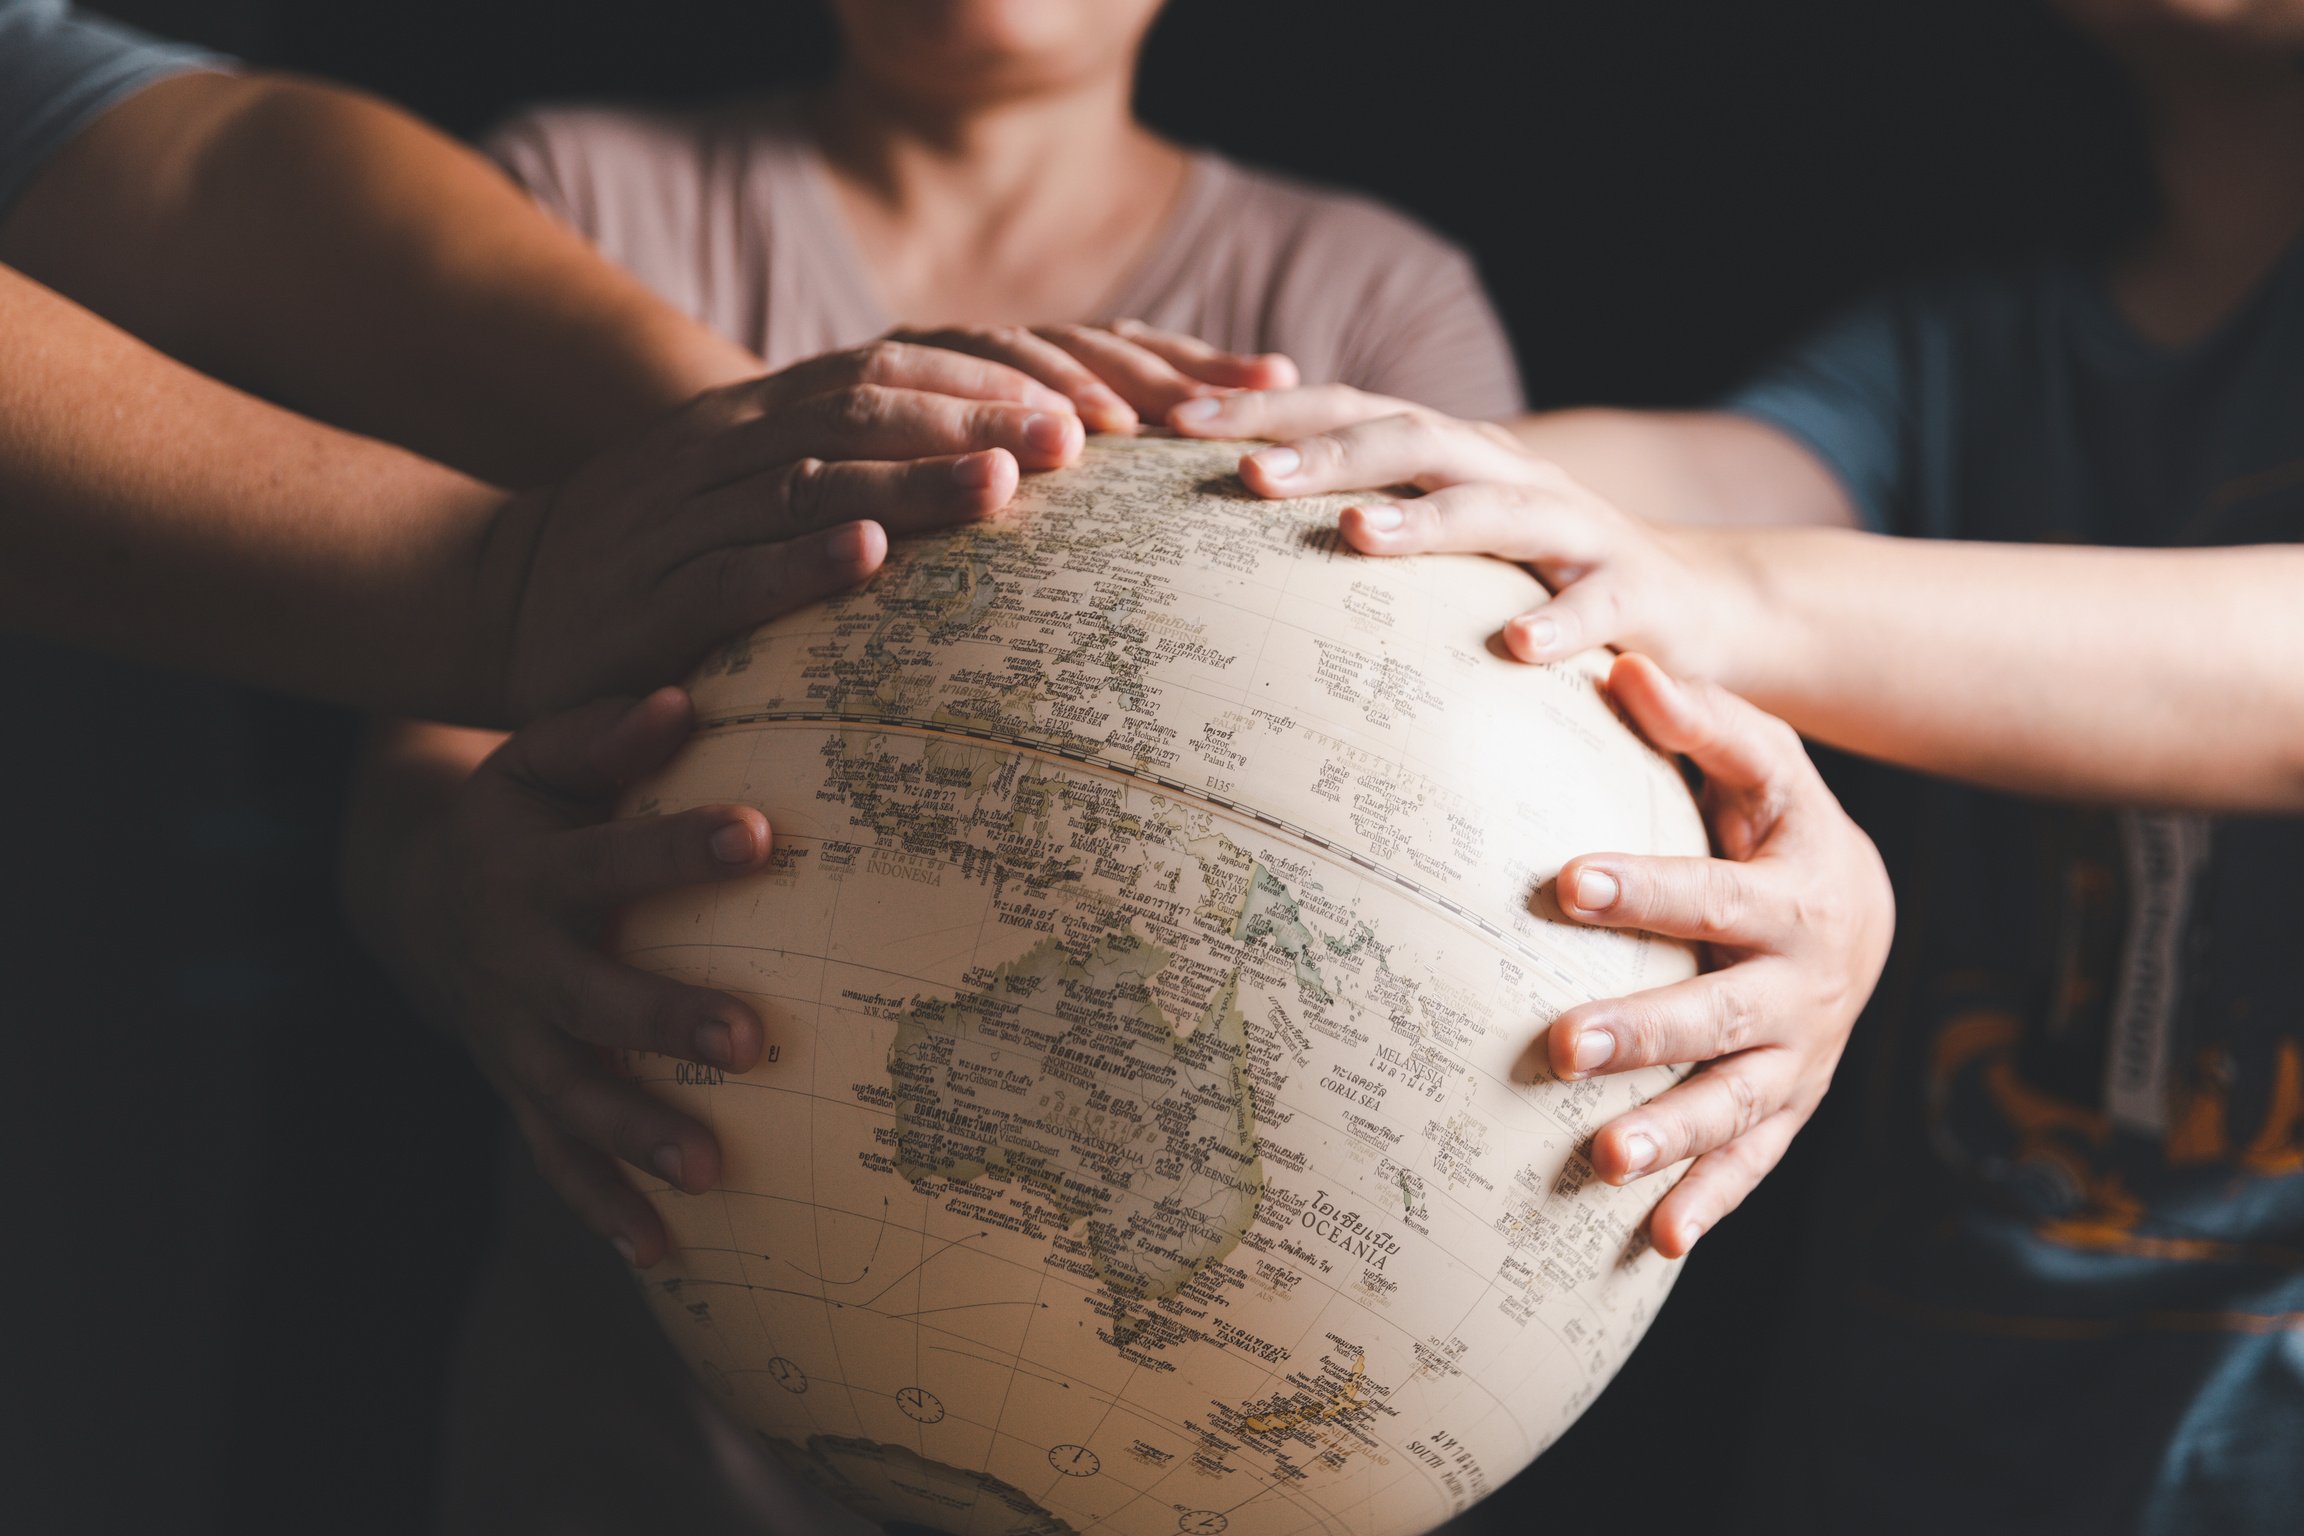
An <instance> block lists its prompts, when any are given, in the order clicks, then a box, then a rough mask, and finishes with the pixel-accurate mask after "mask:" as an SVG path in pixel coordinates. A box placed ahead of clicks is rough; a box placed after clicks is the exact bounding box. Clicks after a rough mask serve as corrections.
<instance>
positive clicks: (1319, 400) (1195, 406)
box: [1168, 384, 1504, 489]
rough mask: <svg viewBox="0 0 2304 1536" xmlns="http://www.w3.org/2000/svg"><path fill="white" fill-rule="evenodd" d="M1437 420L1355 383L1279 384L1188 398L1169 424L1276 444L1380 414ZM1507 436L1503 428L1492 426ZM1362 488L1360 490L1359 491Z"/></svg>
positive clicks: (1195, 433) (1189, 431) (1186, 431)
mask: <svg viewBox="0 0 2304 1536" xmlns="http://www.w3.org/2000/svg"><path fill="white" fill-rule="evenodd" d="M1403 415H1406V416H1431V417H1434V418H1435V419H1438V420H1441V421H1446V420H1448V419H1449V418H1447V417H1445V416H1441V415H1440V414H1439V413H1438V412H1437V411H1431V410H1427V409H1426V408H1425V407H1423V406H1421V405H1417V404H1415V403H1414V402H1413V401H1409V400H1401V399H1398V398H1396V397H1394V396H1392V395H1372V394H1370V393H1369V392H1368V391H1366V390H1364V389H1354V388H1353V387H1352V386H1351V385H1349V384H1312V385H1306V386H1304V387H1301V388H1296V387H1291V386H1288V385H1273V386H1271V387H1269V388H1265V389H1238V390H1233V391H1230V392H1229V393H1224V394H1209V395H1203V396H1199V397H1197V398H1194V399H1191V400H1187V401H1185V402H1183V403H1182V404H1181V405H1177V406H1174V407H1172V408H1171V409H1170V410H1169V412H1168V425H1169V426H1170V427H1173V428H1174V429H1175V430H1176V431H1177V432H1178V433H1180V434H1181V435H1183V436H1185V437H1218V438H1242V437H1268V438H1271V439H1273V440H1274V441H1276V442H1277V441H1284V440H1286V439H1289V438H1297V437H1307V436H1310V435H1311V434H1313V433H1315V432H1333V431H1335V430H1336V429H1337V428H1338V427H1348V426H1351V425H1352V424H1353V423H1355V422H1361V421H1371V420H1374V419H1375V418H1376V417H1379V416H1403ZM1488 430H1492V431H1495V432H1502V431H1503V430H1504V429H1503V428H1501V427H1496V428H1491V429H1488ZM1355 489H1356V487H1355Z"/></svg>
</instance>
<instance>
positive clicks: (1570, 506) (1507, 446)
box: [1228, 391, 1794, 687]
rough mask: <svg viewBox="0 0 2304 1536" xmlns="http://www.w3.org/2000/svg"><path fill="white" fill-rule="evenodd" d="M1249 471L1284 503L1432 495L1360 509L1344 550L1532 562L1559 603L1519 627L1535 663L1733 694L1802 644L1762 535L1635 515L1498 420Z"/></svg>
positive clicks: (1388, 433) (1360, 425) (1416, 422)
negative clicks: (1643, 672)
mask: <svg viewBox="0 0 2304 1536" xmlns="http://www.w3.org/2000/svg"><path fill="white" fill-rule="evenodd" d="M1298 393H1300V394H1310V393H1312V391H1299V392H1298ZM1235 398H1248V397H1235ZM1366 398H1373V397H1366ZM1228 403H1229V402H1228ZM1240 478H1241V479H1242V480H1243V481H1244V482H1246V484H1247V485H1248V487H1249V488H1250V489H1251V490H1253V491H1255V492H1257V493H1258V494H1259V495H1263V496H1274V497H1284V496H1304V495H1310V494H1312V493H1315V492H1320V491H1338V490H1351V489H1353V488H1355V487H1360V486H1370V485H1413V486H1415V487H1417V488H1419V489H1421V490H1423V491H1425V492H1426V493H1427V494H1425V495H1422V496H1416V497H1407V498H1403V499H1401V500H1399V501H1388V500H1382V499H1372V500H1371V501H1370V502H1368V503H1367V504H1365V505H1361V506H1353V507H1346V508H1345V509H1344V511H1343V513H1342V515H1341V516H1340V517H1339V518H1338V520H1337V522H1338V527H1339V529H1340V530H1341V531H1342V533H1343V535H1344V538H1345V541H1346V542H1347V543H1349V544H1351V545H1352V546H1353V547H1354V548H1355V549H1358V550H1360V551H1361V552H1362V553H1364V554H1371V555H1417V554H1429V553H1441V552H1448V553H1457V554H1488V555H1496V556H1500V557H1501V558H1503V559H1506V560H1513V561H1517V562H1519V563H1521V564H1523V565H1525V566H1527V567H1528V568H1529V569H1530V570H1531V571H1533V572H1534V573H1535V574H1536V576H1537V578H1538V579H1539V580H1540V581H1542V582H1543V583H1544V585H1545V586H1546V587H1547V588H1549V589H1550V590H1551V592H1552V593H1553V596H1552V597H1551V598H1550V599H1549V600H1548V601H1546V602H1545V603H1544V604H1543V605H1542V606H1540V607H1538V608H1535V609H1533V610H1531V611H1529V612H1528V613H1525V614H1522V615H1519V616H1518V617H1516V618H1514V619H1512V620H1510V621H1509V622H1508V623H1506V624H1505V626H1504V641H1505V644H1506V646H1507V647H1508V648H1509V649H1510V650H1511V652H1512V654H1513V655H1515V656H1517V657H1519V658H1520V659H1521V660H1522V661H1529V662H1548V661H1561V660H1565V659H1566V658H1568V657H1570V656H1573V655H1575V654H1576V653H1578V652H1579V651H1585V650H1590V649H1592V648H1594V647H1596V646H1617V647H1620V648H1622V649H1625V650H1633V651H1639V652H1641V653H1642V654H1644V655H1647V656H1651V657H1653V658H1655V659H1656V660H1657V661H1658V662H1660V663H1661V664H1662V665H1663V666H1664V668H1665V670H1666V671H1668V672H1670V673H1672V674H1673V675H1674V676H1677V677H1702V678H1712V679H1715V680H1718V681H1721V682H1725V683H1727V684H1729V686H1731V687H1734V686H1742V685H1748V682H1749V680H1750V678H1751V676H1752V675H1753V674H1754V673H1755V672H1756V671H1759V670H1762V669H1772V668H1773V667H1774V666H1775V665H1776V662H1777V661H1778V660H1779V659H1780V658H1781V656H1782V655H1783V654H1785V652H1784V649H1783V648H1784V646H1785V645H1786V644H1788V643H1790V642H1791V641H1792V640H1793V639H1794V637H1793V636H1791V635H1790V634H1789V633H1788V631H1787V628H1786V624H1785V623H1784V622H1782V621H1781V620H1780V616H1778V615H1774V614H1772V613H1771V612H1770V610H1769V606H1768V604H1767V603H1766V602H1765V600H1764V598H1763V595H1762V593H1761V590H1760V586H1759V583H1758V579H1757V577H1756V575H1755V572H1754V568H1753V567H1752V565H1751V563H1750V562H1748V561H1747V560H1745V559H1744V558H1742V554H1743V552H1744V551H1745V550H1746V548H1747V546H1748V544H1749V542H1750V541H1751V540H1752V539H1753V538H1755V537H1756V536H1757V535H1755V534H1754V533H1753V532H1752V531H1751V530H1744V529H1712V528H1668V527H1660V526H1657V525H1654V524H1650V523H1645V522H1642V521H1640V520H1639V519H1637V518H1633V517H1628V516H1626V515H1625V514H1624V513H1622V512H1619V511H1617V510H1616V509H1615V508H1614V507H1612V506H1610V505H1609V504H1608V503H1607V502H1606V501H1604V500H1602V499H1601V498H1600V497H1599V496H1598V495H1596V494H1595V493H1594V492H1592V491H1590V490H1588V489H1586V488H1585V487H1584V486H1582V485H1580V484H1578V483H1577V482H1576V481H1574V480H1572V479H1570V478H1569V476H1568V475H1567V473H1566V472H1565V471H1563V470H1562V469H1561V468H1560V467H1559V466H1558V465H1556V464H1552V463H1550V462H1548V461H1546V460H1543V459H1539V458H1536V457H1534V456H1533V455H1531V454H1530V453H1529V452H1528V451H1527V450H1526V449H1525V448H1523V447H1521V446H1520V444H1519V443H1518V442H1517V441H1516V440H1515V439H1514V438H1513V436H1512V434H1511V433H1510V432H1508V431H1506V430H1505V429H1504V428H1502V427H1499V426H1494V425H1491V424H1489V423H1485V422H1467V421H1457V420H1455V419H1454V418H1452V417H1448V416H1443V415H1440V414H1439V413H1438V412H1435V411H1426V410H1423V409H1421V408H1411V409H1410V410H1407V411H1404V412H1399V413H1396V414H1394V415H1390V416H1381V417H1377V418H1374V419H1372V420H1365V421H1360V422H1357V423H1355V424H1353V425H1351V426H1346V427H1341V428H1338V429H1336V430H1334V431H1327V432H1319V433H1315V434H1313V435H1311V436H1308V437H1300V438H1297V439H1296V440H1294V441H1293V442H1288V443H1280V444H1276V445H1274V446H1273V447H1270V448H1259V449H1257V450H1256V451H1254V452H1253V453H1249V454H1246V455H1244V456H1243V457H1242V458H1241V460H1240Z"/></svg>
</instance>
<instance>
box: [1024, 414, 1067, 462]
mask: <svg viewBox="0 0 2304 1536" xmlns="http://www.w3.org/2000/svg"><path fill="white" fill-rule="evenodd" d="M1079 424H1080V418H1078V417H1077V416H1069V415H1067V416H1043V415H1040V414H1039V413H1037V412H1035V413H1034V414H1032V415H1030V416H1027V417H1025V418H1024V441H1026V442H1027V443H1030V444H1031V445H1032V446H1033V447H1035V448H1037V449H1039V450H1040V451H1041V452H1042V453H1061V452H1063V451H1064V448H1065V446H1066V445H1067V444H1069V443H1070V442H1071V441H1072V433H1073V432H1074V431H1075V430H1076V429H1077V428H1078V426H1079Z"/></svg>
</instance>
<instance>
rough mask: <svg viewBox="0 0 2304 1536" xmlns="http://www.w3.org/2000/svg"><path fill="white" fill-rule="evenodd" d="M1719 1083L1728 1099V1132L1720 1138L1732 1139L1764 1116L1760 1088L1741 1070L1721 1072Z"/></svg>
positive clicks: (1742, 1133) (1756, 1123) (1749, 1128)
mask: <svg viewBox="0 0 2304 1536" xmlns="http://www.w3.org/2000/svg"><path fill="white" fill-rule="evenodd" d="M1720 1085H1721V1087H1722V1089H1723V1090H1725V1094H1726V1097H1727V1101H1728V1126H1729V1129H1728V1134H1727V1135H1726V1136H1725V1137H1723V1138H1721V1139H1722V1140H1724V1141H1734V1140H1735V1139H1736V1138H1737V1137H1739V1136H1742V1135H1744V1134H1745V1133H1746V1132H1747V1131H1749V1130H1751V1129H1752V1128H1753V1127H1754V1126H1756V1125H1758V1124H1759V1123H1760V1122H1761V1120H1762V1119H1763V1118H1765V1116H1766V1113H1767V1112H1766V1110H1765V1109H1764V1108H1763V1107H1762V1105H1761V1102H1760V1090H1759V1088H1758V1086H1757V1085H1755V1084H1754V1083H1753V1081H1752V1079H1751V1078H1750V1077H1749V1076H1747V1075H1746V1074H1745V1073H1742V1072H1723V1073H1721V1074H1720Z"/></svg>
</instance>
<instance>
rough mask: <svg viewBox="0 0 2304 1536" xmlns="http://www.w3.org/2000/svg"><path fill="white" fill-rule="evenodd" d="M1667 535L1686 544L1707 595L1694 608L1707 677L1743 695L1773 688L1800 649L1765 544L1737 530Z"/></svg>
mask: <svg viewBox="0 0 2304 1536" xmlns="http://www.w3.org/2000/svg"><path fill="white" fill-rule="evenodd" d="M1668 537H1669V538H1670V539H1671V540H1672V541H1673V542H1675V543H1677V544H1679V545H1680V546H1681V552H1682V555H1683V557H1684V558H1685V559H1686V561H1687V563H1688V566H1689V569H1690V570H1691V571H1692V572H1693V573H1694V574H1695V576H1696V578H1697V585H1698V589H1699V591H1700V592H1701V594H1702V597H1701V598H1700V600H1699V601H1698V603H1697V604H1695V605H1694V606H1695V608H1696V611H1697V613H1698V614H1699V615H1700V619H1699V622H1701V623H1702V624H1703V626H1704V631H1705V635H1706V641H1705V643H1704V645H1703V646H1702V647H1701V650H1700V653H1699V654H1701V655H1702V657H1703V659H1704V665H1703V667H1702V671H1703V675H1704V676H1706V677H1708V678H1709V679H1710V680H1711V681H1713V682H1716V683H1718V684H1719V685H1720V686H1721V687H1723V688H1726V689H1727V690H1728V691H1729V692H1731V693H1736V694H1741V695H1743V696H1744V697H1746V698H1752V697H1755V696H1756V695H1758V694H1761V693H1765V692H1769V691H1771V690H1772V689H1774V688H1775V687H1776V686H1777V685H1778V683H1779V682H1780V680H1781V679H1783V678H1784V677H1785V676H1786V675H1787V674H1788V673H1789V672H1790V671H1791V669H1792V668H1793V667H1794V666H1796V664H1797V661H1798V658H1799V655H1800V652H1801V650H1802V647H1801V645H1800V643H1799V640H1798V637H1797V635H1796V634H1795V633H1794V630H1795V629H1796V627H1797V626H1796V624H1795V623H1794V620H1793V613H1792V608H1791V606H1790V605H1789V604H1788V603H1786V602H1785V600H1784V597H1785V594H1784V593H1782V592H1781V591H1780V590H1778V586H1779V584H1778V583H1777V581H1776V580H1775V573H1774V571H1773V569H1772V568H1771V566H1770V564H1769V562H1768V561H1767V560H1766V559H1765V558H1763V555H1762V550H1761V548H1760V547H1758V544H1759V542H1760V539H1756V537H1755V534H1754V532H1753V531H1752V530H1749V529H1740V528H1737V529H1729V528H1682V529H1674V530H1672V531H1671V532H1670V533H1669V535H1668ZM1764 537H1765V536H1764V535H1762V536H1760V538H1761V539H1764Z"/></svg>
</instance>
